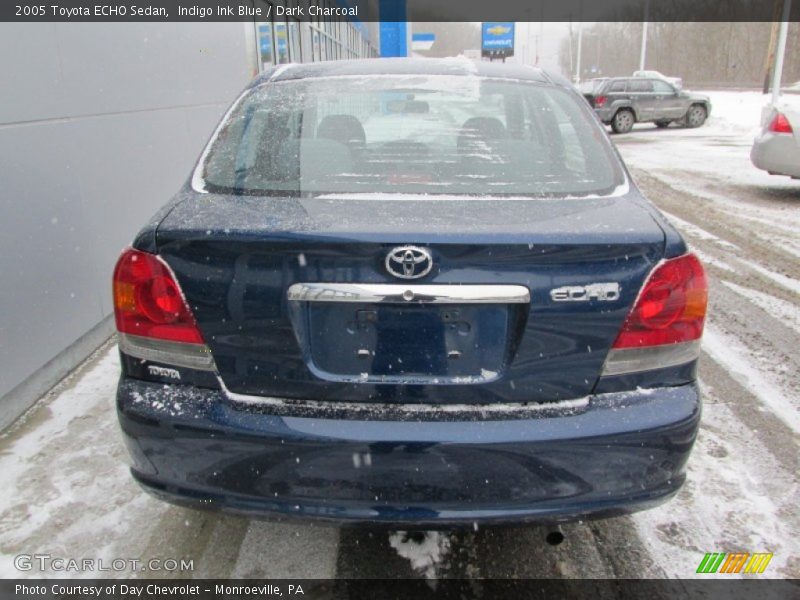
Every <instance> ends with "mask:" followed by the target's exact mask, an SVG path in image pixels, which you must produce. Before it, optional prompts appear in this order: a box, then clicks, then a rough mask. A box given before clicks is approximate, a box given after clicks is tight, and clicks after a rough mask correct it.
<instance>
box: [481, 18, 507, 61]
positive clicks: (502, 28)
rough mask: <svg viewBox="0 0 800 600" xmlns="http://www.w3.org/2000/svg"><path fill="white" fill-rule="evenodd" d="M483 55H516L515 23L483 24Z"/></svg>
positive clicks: (498, 56) (495, 56) (503, 56)
mask: <svg viewBox="0 0 800 600" xmlns="http://www.w3.org/2000/svg"><path fill="white" fill-rule="evenodd" d="M481 56H488V57H489V58H506V57H507V56H514V23H513V22H510V23H501V22H491V23H482V24H481Z"/></svg>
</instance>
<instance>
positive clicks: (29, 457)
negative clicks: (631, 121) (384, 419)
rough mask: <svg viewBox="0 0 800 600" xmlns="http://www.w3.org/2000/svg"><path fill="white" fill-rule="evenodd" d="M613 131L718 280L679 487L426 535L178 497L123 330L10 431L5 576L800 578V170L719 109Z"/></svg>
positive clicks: (0, 505)
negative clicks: (711, 570) (257, 517)
mask: <svg viewBox="0 0 800 600" xmlns="http://www.w3.org/2000/svg"><path fill="white" fill-rule="evenodd" d="M722 124H724V123H722ZM726 132H727V133H726ZM614 140H615V142H616V143H617V145H618V147H619V149H620V152H621V153H622V154H623V156H624V158H625V160H626V162H627V164H628V165H629V167H630V168H631V169H632V173H633V176H634V178H635V179H636V181H637V182H638V184H639V185H640V186H641V188H642V190H643V191H644V192H645V193H646V194H647V195H648V197H649V198H650V199H651V200H653V201H654V202H655V203H656V204H657V205H658V206H659V207H660V208H661V209H663V210H664V211H665V212H666V213H667V214H668V216H669V217H670V218H671V219H673V221H674V223H675V225H676V226H677V227H678V229H680V230H681V231H682V233H683V234H684V235H685V237H686V239H687V241H688V242H689V243H690V244H691V246H692V247H693V249H694V250H695V251H696V252H697V253H698V254H699V255H700V257H701V258H702V260H703V261H704V262H705V264H706V266H707V269H708V275H709V279H710V287H711V300H710V318H709V321H708V324H707V332H706V335H705V338H704V342H703V354H702V358H701V362H700V381H701V386H702V389H703V393H704V398H705V406H704V415H703V423H702V429H701V432H700V435H699V438H698V442H697V445H696V447H695V450H694V453H693V455H692V457H691V460H690V463H689V475H688V483H687V484H686V485H685V486H684V488H683V489H682V491H681V492H680V493H679V494H678V496H677V497H676V498H675V499H674V500H673V501H672V502H670V503H668V504H667V505H664V506H662V507H659V508H656V509H654V510H651V511H647V512H643V513H639V514H636V515H632V516H628V517H621V518H616V519H610V520H603V521H593V522H579V523H572V524H568V525H565V526H563V528H562V532H563V535H564V540H563V542H562V543H561V544H559V545H550V544H548V543H547V542H546V537H547V535H548V533H551V532H552V531H553V530H552V528H551V527H544V526H542V527H539V526H531V527H522V528H479V529H477V530H471V531H462V532H452V533H447V532H445V533H428V534H426V535H425V536H423V537H422V538H421V539H419V540H418V541H415V540H414V539H410V540H409V539H406V538H405V537H404V536H403V535H402V534H399V533H393V532H385V531H369V530H347V529H342V530H339V529H336V528H331V527H319V526H305V525H295V524H276V523H269V522H261V521H251V520H247V519H243V518H237V517H229V516H220V515H217V514H212V513H204V512H197V511H193V510H188V509H183V508H177V507H173V506H169V505H166V504H163V503H161V502H159V501H157V500H154V499H152V498H150V497H149V496H147V495H145V494H144V493H142V492H141V491H140V490H139V488H138V487H137V486H136V485H135V484H134V483H133V481H132V480H131V479H130V477H129V475H128V473H127V470H126V460H127V457H126V453H125V449H124V447H123V445H122V442H121V438H120V435H119V432H118V425H117V423H116V417H115V415H114V410H113V394H114V388H115V384H116V377H117V373H118V368H119V367H118V359H117V357H116V351H115V348H114V347H113V340H112V341H110V342H109V343H108V344H106V345H105V346H104V347H103V348H101V349H99V350H98V351H97V353H95V355H94V356H93V357H91V358H90V359H89V360H88V361H87V362H86V363H85V364H84V365H83V366H81V367H80V368H79V369H77V370H76V371H75V372H74V373H73V374H72V375H71V376H70V377H69V378H68V379H66V380H65V381H63V382H62V383H61V384H59V386H57V387H56V388H55V389H54V390H53V391H52V392H51V393H49V394H48V395H47V396H46V397H45V398H43V399H42V400H41V401H40V402H39V404H37V406H36V407H35V408H34V409H33V410H32V411H30V412H29V413H28V414H27V415H26V417H25V418H24V420H23V421H21V422H19V423H18V424H17V425H16V426H15V427H14V428H13V429H11V430H10V431H9V432H7V433H5V434H4V435H2V436H0V484H2V486H3V488H4V493H3V494H2V496H1V497H0V576H3V577H15V576H20V575H23V576H24V575H26V574H27V575H35V576H39V575H40V573H38V572H35V571H32V572H28V573H24V572H23V573H20V572H18V571H17V570H15V568H14V564H13V558H14V556H16V555H18V554H20V553H27V554H33V553H47V554H50V555H52V556H61V557H74V558H83V557H90V558H91V557H94V558H103V559H105V560H107V561H110V560H111V558H142V557H146V558H149V557H160V558H179V559H180V558H186V559H192V560H193V561H194V564H193V571H191V572H184V573H180V572H163V571H162V572H158V573H148V572H145V573H133V575H143V576H194V577H300V578H311V577H315V578H327V577H487V578H491V577H498V578H505V577H531V578H533V577H600V578H604V577H653V578H661V577H691V576H693V575H694V572H695V569H696V567H697V564H698V563H699V561H700V559H701V558H702V556H703V554H704V553H705V552H714V551H718V552H733V551H743V552H764V551H767V552H773V553H774V558H773V560H772V562H771V563H770V565H769V567H768V570H767V572H766V573H765V575H770V576H773V577H794V578H798V577H800V513H799V512H798V511H797V498H798V497H800V489H798V488H799V487H800V485H799V484H798V473H800V452H798V448H799V447H800V445H799V444H798V442H799V441H800V411H799V410H798V409H799V408H800V406H798V405H799V404H800V353H798V351H797V350H798V347H800V293H799V292H800V260H798V257H800V182H791V181H790V180H788V179H780V178H770V177H768V176H767V175H765V174H760V173H757V172H756V173H751V172H750V171H747V175H746V176H742V177H739V176H737V173H739V172H742V173H743V172H744V169H750V170H752V167H750V166H749V161H747V160H746V157H747V152H748V150H749V146H748V144H747V140H746V138H745V136H743V134H742V132H741V131H738V130H736V131H733V132H729V131H728V130H727V129H726V128H725V127H722V126H721V123H717V126H715V125H714V123H713V122H711V123H710V124H709V127H707V128H703V129H699V130H693V131H687V130H681V129H672V128H671V129H668V130H663V131H662V130H657V129H655V128H654V127H650V126H637V128H636V129H635V130H634V131H633V132H631V133H630V134H627V135H625V136H617V137H615V138H614ZM711 156H713V157H714V159H713V160H712V159H711V158H710V157H711ZM663 157H671V158H669V159H668V160H659V159H660V158H661V159H663ZM715 163H716V164H715ZM49 574H51V575H56V574H57V573H55V572H52V571H51V572H49ZM130 575H131V573H130V572H129V571H127V570H123V571H121V572H116V573H115V572H111V573H105V574H104V576H130Z"/></svg>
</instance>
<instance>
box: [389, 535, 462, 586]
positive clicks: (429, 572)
mask: <svg viewBox="0 0 800 600" xmlns="http://www.w3.org/2000/svg"><path fill="white" fill-rule="evenodd" d="M389 545H390V546H391V547H392V548H394V549H395V550H396V551H397V553H398V554H399V555H400V556H402V557H403V558H405V559H408V560H409V562H410V563H411V568H412V569H414V570H415V571H417V572H418V573H422V574H423V575H425V577H426V578H428V579H435V578H436V576H437V568H438V567H439V565H440V564H441V562H442V560H443V559H444V557H445V556H446V555H447V553H448V551H449V550H450V539H449V538H448V537H447V535H446V534H444V533H442V532H441V531H425V532H420V533H417V534H409V533H408V532H406V531H395V532H393V533H391V534H390V535H389Z"/></svg>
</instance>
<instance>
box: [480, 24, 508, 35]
mask: <svg viewBox="0 0 800 600" xmlns="http://www.w3.org/2000/svg"><path fill="white" fill-rule="evenodd" d="M509 31H511V27H503V26H502V25H495V26H494V27H489V29H487V30H486V33H490V34H492V35H503V34H504V33H508V32H509Z"/></svg>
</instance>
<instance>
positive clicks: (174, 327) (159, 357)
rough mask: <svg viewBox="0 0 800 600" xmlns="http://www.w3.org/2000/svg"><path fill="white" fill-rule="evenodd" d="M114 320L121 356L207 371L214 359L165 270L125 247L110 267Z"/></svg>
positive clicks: (155, 258)
mask: <svg viewBox="0 0 800 600" xmlns="http://www.w3.org/2000/svg"><path fill="white" fill-rule="evenodd" d="M113 293H114V316H115V318H116V323H117V331H119V334H120V348H121V349H122V351H123V352H125V353H126V354H130V355H131V356H135V357H138V358H143V359H145V360H151V361H154V362H162V363H168V364H173V365H177V366H186V367H191V368H196V369H206V370H211V369H212V368H213V364H214V363H213V359H212V358H211V354H210V351H209V349H208V347H207V346H206V344H205V340H204V339H203V335H202V333H200V330H199V329H198V327H197V323H196V322H195V319H194V316H193V315H192V312H191V310H190V309H189V306H188V305H187V304H186V300H185V299H184V297H183V293H182V292H181V289H180V286H179V285H178V282H177V281H176V280H175V277H174V275H173V274H172V271H171V270H170V268H169V267H168V266H167V265H166V263H164V262H163V261H162V260H161V259H160V258H159V257H158V256H156V255H155V254H150V253H148V252H142V251H141V250H135V249H133V248H128V249H126V250H124V251H123V253H122V255H121V256H120V257H119V260H118V261H117V266H116V267H115V268H114V279H113Z"/></svg>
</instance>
